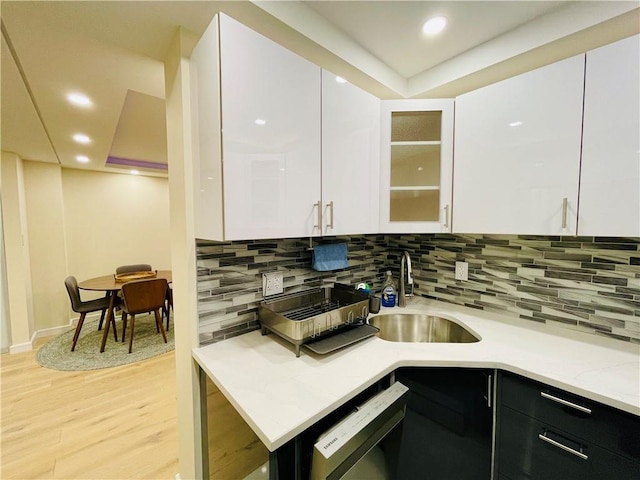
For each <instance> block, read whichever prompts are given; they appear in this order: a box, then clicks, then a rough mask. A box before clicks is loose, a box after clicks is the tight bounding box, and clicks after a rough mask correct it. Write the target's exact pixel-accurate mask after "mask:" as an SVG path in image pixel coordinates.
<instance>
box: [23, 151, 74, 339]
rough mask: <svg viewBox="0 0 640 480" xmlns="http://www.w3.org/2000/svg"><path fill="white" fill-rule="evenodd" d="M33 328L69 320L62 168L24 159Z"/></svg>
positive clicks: (50, 325) (51, 325) (55, 325)
mask: <svg viewBox="0 0 640 480" xmlns="http://www.w3.org/2000/svg"><path fill="white" fill-rule="evenodd" d="M24 188H25V197H26V202H25V204H26V217H27V229H28V232H29V257H30V259H31V285H32V290H33V316H34V329H35V330H36V331H40V330H45V329H48V328H52V327H57V326H60V325H66V324H68V322H69V300H68V298H67V293H66V291H65V288H64V285H63V283H62V281H63V280H64V278H65V276H66V272H67V259H66V251H65V243H64V238H65V231H64V229H65V225H64V210H63V202H62V178H61V169H60V167H59V166H58V165H57V164H51V163H42V162H27V161H25V162H24Z"/></svg>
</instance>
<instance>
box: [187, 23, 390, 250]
mask: <svg viewBox="0 0 640 480" xmlns="http://www.w3.org/2000/svg"><path fill="white" fill-rule="evenodd" d="M190 63H191V98H192V102H191V107H192V127H193V128H192V133H193V152H194V189H195V192H194V202H195V205H194V210H195V223H196V225H195V230H196V235H197V236H198V238H203V239H211V240H247V239H260V238H287V237H309V236H320V235H343V234H360V233H375V232H377V231H378V187H379V158H380V157H379V149H380V133H379V131H380V100H379V99H378V98H376V97H374V96H373V95H370V94H368V93H367V92H365V91H363V90H361V89H359V88H357V87H355V86H354V85H351V84H349V83H348V82H345V81H343V80H342V79H339V78H337V77H336V76H335V75H332V74H331V73H329V72H323V71H322V70H321V68H320V67H318V66H316V65H314V64H312V63H310V62H308V61H307V60H305V59H303V58H302V57H300V56H298V55H296V54H294V53H292V52H291V51H289V50H287V49H285V48H283V47H281V46H280V45H278V44H276V43H274V42H272V41H271V40H269V39H267V38H265V37H264V36H262V35H260V34H258V33H256V32H254V31H253V30H251V29H249V28H247V27H246V26H244V25H242V24H240V23H238V22H237V21H235V20H233V19H232V18H229V17H227V16H225V15H223V14H220V15H218V17H217V19H216V20H214V22H212V23H211V25H210V26H209V27H208V29H207V30H206V32H205V33H204V35H203V36H202V38H201V39H200V41H199V42H198V44H197V46H196V48H195V49H194V51H193V53H192V56H191V60H190Z"/></svg>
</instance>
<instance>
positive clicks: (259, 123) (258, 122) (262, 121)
mask: <svg viewBox="0 0 640 480" xmlns="http://www.w3.org/2000/svg"><path fill="white" fill-rule="evenodd" d="M266 124H267V121H266V120H265V119H264V118H256V125H266Z"/></svg>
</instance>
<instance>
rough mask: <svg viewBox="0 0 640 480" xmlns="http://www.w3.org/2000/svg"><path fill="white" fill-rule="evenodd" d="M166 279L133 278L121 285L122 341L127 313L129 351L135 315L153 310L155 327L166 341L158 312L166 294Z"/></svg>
mask: <svg viewBox="0 0 640 480" xmlns="http://www.w3.org/2000/svg"><path fill="white" fill-rule="evenodd" d="M167 287H168V284H167V280H166V279H164V278H152V279H150V280H135V281H133V282H127V283H125V284H124V285H122V296H123V298H124V303H123V305H122V341H123V342H124V339H125V335H126V331H127V315H131V333H129V353H131V352H132V351H133V332H134V329H135V320H136V315H138V314H140V313H149V312H153V314H154V315H155V319H156V327H157V328H158V330H159V331H160V332H161V333H162V338H163V339H164V343H167V335H166V333H165V331H164V325H163V324H162V316H161V314H160V312H161V311H162V309H163V308H164V306H165V299H166V295H167Z"/></svg>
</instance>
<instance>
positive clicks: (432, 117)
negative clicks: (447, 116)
mask: <svg viewBox="0 0 640 480" xmlns="http://www.w3.org/2000/svg"><path fill="white" fill-rule="evenodd" d="M441 125H442V112H439V111H429V112H393V113H392V114H391V141H392V142H424V141H432V142H439V141H440V138H441V131H442V127H441Z"/></svg>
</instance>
